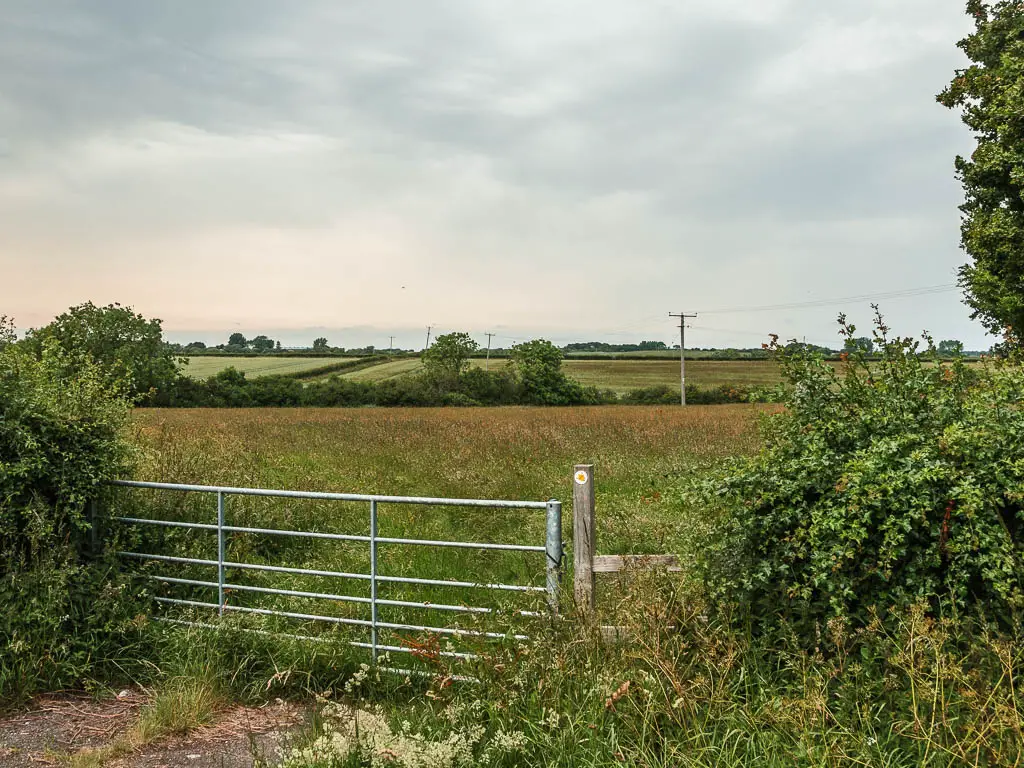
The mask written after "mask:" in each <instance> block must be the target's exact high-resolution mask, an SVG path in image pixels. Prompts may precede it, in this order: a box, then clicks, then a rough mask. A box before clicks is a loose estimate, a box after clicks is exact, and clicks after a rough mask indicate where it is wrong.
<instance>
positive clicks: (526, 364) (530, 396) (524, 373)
mask: <svg viewBox="0 0 1024 768" xmlns="http://www.w3.org/2000/svg"><path fill="white" fill-rule="evenodd" d="M511 364H512V370H513V371H514V373H515V377H516V381H517V382H518V383H519V386H520V387H521V388H522V397H523V400H524V402H527V403H532V404H534V405H568V404H571V403H578V402H581V401H582V400H583V399H584V395H583V388H582V387H581V386H580V385H579V384H577V383H576V382H575V381H571V380H570V379H568V378H567V377H566V375H565V373H564V372H563V371H562V350H560V349H559V348H558V347H556V346H555V345H554V344H552V343H551V342H550V341H547V340H546V339H534V340H533V341H527V342H524V343H522V344H516V345H515V346H513V347H512V354H511Z"/></svg>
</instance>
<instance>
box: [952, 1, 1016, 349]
mask: <svg viewBox="0 0 1024 768" xmlns="http://www.w3.org/2000/svg"><path fill="white" fill-rule="evenodd" d="M967 10H968V13H969V14H970V15H971V16H973V17H974V20H975V30H974V32H973V33H972V34H970V35H969V36H968V37H966V38H965V39H963V40H961V41H960V43H959V47H960V48H961V49H962V50H963V51H964V53H966V54H967V56H968V58H969V59H970V60H971V62H972V64H971V66H969V67H968V68H966V69H963V70H959V71H958V72H957V73H956V77H955V78H954V79H953V82H952V83H951V84H950V85H949V87H947V88H946V89H945V90H944V91H943V92H942V93H941V94H939V97H938V98H939V101H940V102H941V103H942V104H944V105H945V106H947V107H949V108H951V109H959V110H962V112H963V121H964V123H965V124H966V125H967V126H968V127H969V128H970V129H971V131H972V132H973V133H974V137H975V139H976V140H977V148H976V149H975V151H974V153H973V154H972V155H971V157H970V159H965V158H963V157H957V158H956V173H957V177H958V178H959V179H960V181H961V182H962V184H963V187H964V192H965V196H966V201H965V202H964V204H963V205H962V206H961V210H962V211H963V213H964V218H963V224H962V244H963V248H964V250H965V251H967V254H968V255H969V256H970V257H971V260H972V262H971V263H969V264H967V265H965V266H964V267H962V268H961V270H960V281H961V285H962V286H963V287H964V289H965V290H966V297H967V303H968V304H969V305H970V306H971V307H972V309H973V310H974V316H975V317H978V318H980V319H981V320H982V322H984V324H985V325H986V327H987V328H988V329H989V330H990V331H991V332H993V333H995V334H1005V335H1006V336H1007V337H1008V339H1009V340H1010V341H1011V342H1013V343H1019V342H1020V339H1021V334H1022V329H1024V290H1022V289H1021V286H1022V284H1024V5H1022V4H1021V3H1020V2H1019V1H1018V0H1000V2H995V3H993V2H984V1H983V0H970V2H968V4H967Z"/></svg>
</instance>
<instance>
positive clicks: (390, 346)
mask: <svg viewBox="0 0 1024 768" xmlns="http://www.w3.org/2000/svg"><path fill="white" fill-rule="evenodd" d="M394 351H395V337H394V336H388V354H389V355H390V354H392V353H393V352H394Z"/></svg>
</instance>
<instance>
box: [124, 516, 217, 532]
mask: <svg viewBox="0 0 1024 768" xmlns="http://www.w3.org/2000/svg"><path fill="white" fill-rule="evenodd" d="M114 519H115V520H117V521H119V522H122V523H137V524H139V525H164V526H167V527H168V528H200V529H202V530H204V531H216V530H217V526H216V525H211V524H208V523H181V522H178V521H176V520H151V519H149V518H144V517H115V518H114Z"/></svg>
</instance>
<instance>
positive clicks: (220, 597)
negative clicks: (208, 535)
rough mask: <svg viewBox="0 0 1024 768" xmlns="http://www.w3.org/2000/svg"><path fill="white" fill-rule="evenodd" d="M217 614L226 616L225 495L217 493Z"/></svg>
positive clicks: (220, 492)
mask: <svg viewBox="0 0 1024 768" xmlns="http://www.w3.org/2000/svg"><path fill="white" fill-rule="evenodd" d="M217 606H218V608H217V613H218V615H220V616H223V615H224V493H223V492H222V491H217Z"/></svg>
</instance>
